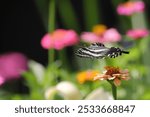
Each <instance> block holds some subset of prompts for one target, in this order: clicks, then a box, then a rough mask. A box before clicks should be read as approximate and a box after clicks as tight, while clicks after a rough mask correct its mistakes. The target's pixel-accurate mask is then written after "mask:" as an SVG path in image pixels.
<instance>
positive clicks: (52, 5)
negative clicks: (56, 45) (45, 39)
mask: <svg viewBox="0 0 150 117" xmlns="http://www.w3.org/2000/svg"><path fill="white" fill-rule="evenodd" d="M55 2H56V0H50V1H49V14H48V32H49V33H52V32H53V31H54V30H55V4H56V3H55ZM54 55H55V51H54V49H50V50H49V51H48V64H50V63H52V62H54Z"/></svg>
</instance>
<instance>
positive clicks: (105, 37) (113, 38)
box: [81, 28, 121, 43]
mask: <svg viewBox="0 0 150 117" xmlns="http://www.w3.org/2000/svg"><path fill="white" fill-rule="evenodd" d="M81 39H82V40H83V41H84V42H88V43H95V42H100V43H112V42H118V41H120V40H121V35H120V33H119V32H118V31H117V30H116V29H115V28H110V29H107V30H106V31H105V32H104V33H103V34H102V35H97V34H95V33H94V32H93V33H92V32H84V33H82V34H81Z"/></svg>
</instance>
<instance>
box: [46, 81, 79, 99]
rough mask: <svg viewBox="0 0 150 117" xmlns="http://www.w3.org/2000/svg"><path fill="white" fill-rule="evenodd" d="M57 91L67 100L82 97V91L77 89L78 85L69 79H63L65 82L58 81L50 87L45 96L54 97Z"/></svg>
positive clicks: (47, 97)
mask: <svg viewBox="0 0 150 117" xmlns="http://www.w3.org/2000/svg"><path fill="white" fill-rule="evenodd" d="M56 93H57V94H59V95H60V96H62V97H63V98H64V99H65V100H79V99H81V93H80V91H79V90H78V89H77V87H76V86H75V85H74V84H73V83H71V82H69V81H63V82H60V83H58V84H57V85H56V86H54V87H50V88H48V89H47V90H46V92H45V98H46V99H53V98H54V95H55V94H56Z"/></svg>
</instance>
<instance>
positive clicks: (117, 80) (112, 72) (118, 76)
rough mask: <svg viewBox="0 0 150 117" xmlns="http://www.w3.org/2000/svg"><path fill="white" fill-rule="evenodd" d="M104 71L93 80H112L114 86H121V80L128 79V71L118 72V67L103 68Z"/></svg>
mask: <svg viewBox="0 0 150 117" xmlns="http://www.w3.org/2000/svg"><path fill="white" fill-rule="evenodd" d="M105 69H106V71H105V72H104V73H103V74H99V75H97V76H96V77H95V78H94V80H98V79H99V80H113V82H114V84H115V86H119V85H120V84H121V80H128V79H129V72H128V70H120V69H119V67H110V66H106V67H105Z"/></svg>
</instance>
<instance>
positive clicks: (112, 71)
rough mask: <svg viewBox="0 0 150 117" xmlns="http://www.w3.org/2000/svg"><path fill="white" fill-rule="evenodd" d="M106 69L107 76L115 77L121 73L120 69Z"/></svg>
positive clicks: (107, 67) (108, 67)
mask: <svg viewBox="0 0 150 117" xmlns="http://www.w3.org/2000/svg"><path fill="white" fill-rule="evenodd" d="M105 69H106V70H107V71H106V73H105V74H106V75H110V76H113V74H119V73H120V70H119V68H118V67H110V66H106V67H105Z"/></svg>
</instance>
